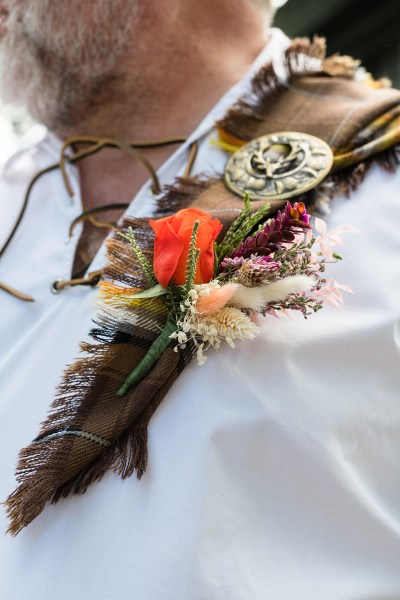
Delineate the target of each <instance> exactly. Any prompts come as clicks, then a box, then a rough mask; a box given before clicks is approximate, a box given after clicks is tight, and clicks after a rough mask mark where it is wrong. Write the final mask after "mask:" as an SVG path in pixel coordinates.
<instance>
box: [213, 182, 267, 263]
mask: <svg viewBox="0 0 400 600" xmlns="http://www.w3.org/2000/svg"><path fill="white" fill-rule="evenodd" d="M243 201H244V208H243V210H242V212H241V213H240V215H239V216H238V217H237V219H235V220H234V221H233V223H232V225H231V226H230V227H229V229H228V231H227V232H226V235H225V237H224V239H223V240H222V242H221V243H220V244H216V247H215V254H216V257H217V261H216V263H217V267H219V265H220V263H221V261H222V260H223V259H224V258H225V257H227V256H229V255H230V254H231V253H232V252H233V251H234V250H235V249H236V248H237V247H238V246H239V244H240V242H242V241H243V240H244V239H245V238H247V237H249V235H250V234H251V233H252V232H253V231H254V229H255V228H256V227H257V225H259V224H260V223H261V224H262V223H263V220H264V219H265V217H266V216H267V214H268V212H269V210H270V205H269V204H264V205H263V206H261V208H259V209H258V210H256V211H255V212H253V213H252V211H251V202H250V197H249V194H248V193H247V192H246V194H245V196H244V199H243Z"/></svg>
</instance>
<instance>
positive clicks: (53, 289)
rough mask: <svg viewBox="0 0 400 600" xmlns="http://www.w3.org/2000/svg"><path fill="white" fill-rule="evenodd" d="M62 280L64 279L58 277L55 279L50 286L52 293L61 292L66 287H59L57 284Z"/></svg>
mask: <svg viewBox="0 0 400 600" xmlns="http://www.w3.org/2000/svg"><path fill="white" fill-rule="evenodd" d="M61 281H63V280H62V279H56V280H55V281H53V283H52V284H51V286H50V291H51V293H52V294H59V293H60V292H62V291H63V289H64V288H58V287H57V284H58V283H60V282H61Z"/></svg>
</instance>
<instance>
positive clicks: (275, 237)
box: [230, 202, 310, 259]
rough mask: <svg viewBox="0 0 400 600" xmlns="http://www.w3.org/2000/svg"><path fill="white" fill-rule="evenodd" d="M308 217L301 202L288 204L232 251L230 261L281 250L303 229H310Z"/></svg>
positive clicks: (267, 254)
mask: <svg viewBox="0 0 400 600" xmlns="http://www.w3.org/2000/svg"><path fill="white" fill-rule="evenodd" d="M309 220H310V215H308V214H307V212H306V207H305V205H304V204H303V203H302V202H295V203H294V204H293V206H292V205H291V204H290V202H288V203H287V204H286V206H285V209H284V211H283V212H281V211H278V214H277V215H276V217H275V218H274V219H271V220H270V221H269V222H268V223H266V225H265V226H264V228H263V229H262V230H261V231H259V232H258V233H257V235H256V236H255V237H249V238H247V239H246V240H244V241H243V242H242V243H241V244H240V246H239V247H238V248H237V249H236V250H234V251H233V252H232V254H231V256H230V258H231V259H238V258H250V257H251V256H254V255H256V256H269V255H270V254H273V253H274V252H276V251H277V250H280V249H281V248H282V245H283V244H285V243H290V242H293V241H294V239H295V236H296V234H298V233H300V232H301V231H303V230H304V229H310V225H309Z"/></svg>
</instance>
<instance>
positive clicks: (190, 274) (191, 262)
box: [183, 221, 200, 300]
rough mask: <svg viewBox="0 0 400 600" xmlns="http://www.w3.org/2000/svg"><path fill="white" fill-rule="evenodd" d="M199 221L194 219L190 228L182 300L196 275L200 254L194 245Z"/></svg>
mask: <svg viewBox="0 0 400 600" xmlns="http://www.w3.org/2000/svg"><path fill="white" fill-rule="evenodd" d="M199 225H200V221H195V222H194V225H193V229H192V236H191V238H190V246H189V252H188V259H187V263H186V282H185V286H184V293H183V300H186V298H187V297H188V294H189V292H190V290H191V289H192V288H193V285H194V279H195V277H196V269H197V263H198V260H199V256H200V250H199V248H197V247H196V242H197V232H198V229H199Z"/></svg>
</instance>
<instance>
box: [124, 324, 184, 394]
mask: <svg viewBox="0 0 400 600" xmlns="http://www.w3.org/2000/svg"><path fill="white" fill-rule="evenodd" d="M175 330H176V322H175V320H174V319H173V318H172V317H168V319H167V322H166V323H165V326H164V329H163V330H162V332H161V333H160V335H159V336H158V338H156V339H155V340H154V342H153V343H152V345H151V346H150V348H149V349H148V351H147V353H146V355H145V356H144V357H143V358H142V360H141V361H140V363H139V364H138V365H136V367H135V368H134V369H133V371H132V372H131V373H130V375H128V377H127V378H126V379H125V382H124V384H123V385H122V386H121V387H120V388H119V390H118V392H117V396H119V397H120V398H122V396H125V394H126V393H127V391H128V390H129V389H130V388H131V387H132V386H133V385H134V384H135V383H139V381H141V380H142V379H143V378H144V377H145V376H146V375H147V373H149V371H151V369H152V368H153V367H154V366H155V365H156V363H157V362H158V360H159V359H160V357H161V355H162V353H163V352H164V350H166V349H167V347H168V346H169V345H170V343H171V339H170V337H169V336H170V335H171V333H173V332H174V331H175Z"/></svg>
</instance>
